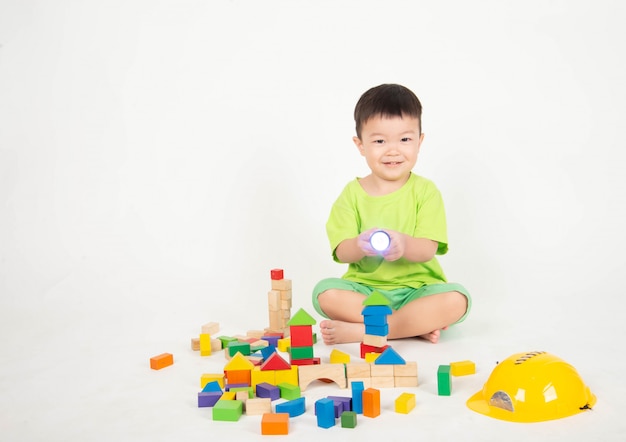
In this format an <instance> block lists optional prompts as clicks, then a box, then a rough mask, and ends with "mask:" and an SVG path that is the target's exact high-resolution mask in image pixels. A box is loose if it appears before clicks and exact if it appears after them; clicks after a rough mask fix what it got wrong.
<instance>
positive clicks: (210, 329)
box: [200, 322, 220, 335]
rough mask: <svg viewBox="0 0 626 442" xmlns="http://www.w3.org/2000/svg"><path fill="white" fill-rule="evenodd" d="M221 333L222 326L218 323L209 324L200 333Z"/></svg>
mask: <svg viewBox="0 0 626 442" xmlns="http://www.w3.org/2000/svg"><path fill="white" fill-rule="evenodd" d="M219 331H220V325H219V323H217V322H207V323H206V324H204V325H203V326H202V327H201V331H200V333H206V334H207V335H216V334H218V333H219Z"/></svg>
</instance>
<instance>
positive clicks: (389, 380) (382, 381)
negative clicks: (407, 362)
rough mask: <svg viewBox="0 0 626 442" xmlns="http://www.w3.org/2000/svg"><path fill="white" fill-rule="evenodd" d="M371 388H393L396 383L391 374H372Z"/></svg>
mask: <svg viewBox="0 0 626 442" xmlns="http://www.w3.org/2000/svg"><path fill="white" fill-rule="evenodd" d="M371 379H372V388H394V387H395V385H396V382H395V378H394V377H393V376H372V378H371Z"/></svg>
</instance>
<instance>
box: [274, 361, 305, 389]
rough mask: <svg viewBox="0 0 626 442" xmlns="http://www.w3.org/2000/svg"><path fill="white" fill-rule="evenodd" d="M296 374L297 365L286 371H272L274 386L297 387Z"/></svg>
mask: <svg viewBox="0 0 626 442" xmlns="http://www.w3.org/2000/svg"><path fill="white" fill-rule="evenodd" d="M298 374H299V369H298V366H297V365H292V366H291V368H290V369H288V370H276V371H274V376H275V385H278V384H283V383H287V384H293V385H299V381H298Z"/></svg>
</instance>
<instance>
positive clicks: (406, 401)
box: [394, 393, 415, 414]
mask: <svg viewBox="0 0 626 442" xmlns="http://www.w3.org/2000/svg"><path fill="white" fill-rule="evenodd" d="M394 405H395V409H396V413H402V414H409V413H410V412H411V410H413V409H414V408H415V395H414V394H413V393H402V394H401V395H400V396H398V398H397V399H396V400H395V402H394Z"/></svg>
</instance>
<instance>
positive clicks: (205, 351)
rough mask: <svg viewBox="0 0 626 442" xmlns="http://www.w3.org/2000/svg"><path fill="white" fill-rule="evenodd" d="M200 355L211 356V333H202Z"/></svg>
mask: <svg viewBox="0 0 626 442" xmlns="http://www.w3.org/2000/svg"><path fill="white" fill-rule="evenodd" d="M200 356H211V335H209V334H207V333H200Z"/></svg>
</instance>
